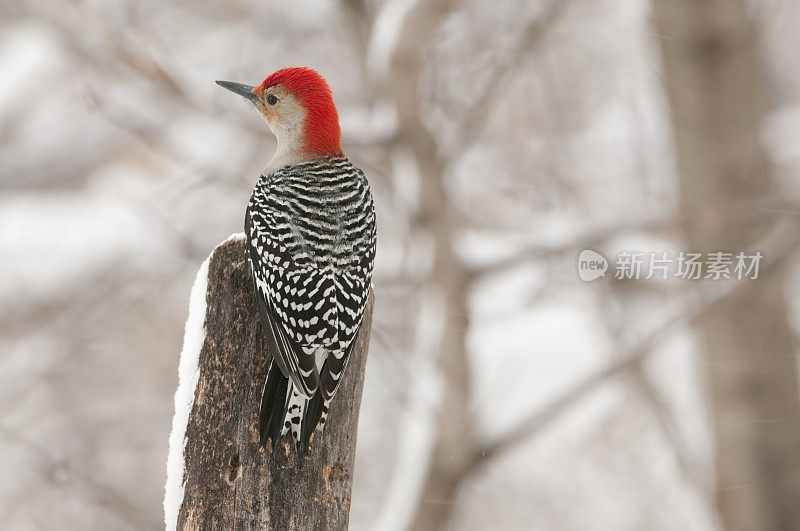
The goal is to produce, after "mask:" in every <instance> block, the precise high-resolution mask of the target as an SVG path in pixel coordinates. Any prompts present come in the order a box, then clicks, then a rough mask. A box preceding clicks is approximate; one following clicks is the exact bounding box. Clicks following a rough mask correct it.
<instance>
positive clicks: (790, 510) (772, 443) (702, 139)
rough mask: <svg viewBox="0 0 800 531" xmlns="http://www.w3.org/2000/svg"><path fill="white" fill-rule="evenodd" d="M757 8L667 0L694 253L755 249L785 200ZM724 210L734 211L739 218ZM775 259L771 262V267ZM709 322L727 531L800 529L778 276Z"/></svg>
mask: <svg viewBox="0 0 800 531" xmlns="http://www.w3.org/2000/svg"><path fill="white" fill-rule="evenodd" d="M757 12H758V10H755V9H753V6H752V5H750V3H749V2H746V1H745V0H712V1H706V2H698V1H696V0H662V1H658V2H656V3H655V4H654V19H655V22H656V25H657V27H658V30H659V32H658V33H659V36H660V38H659V42H660V43H661V46H662V49H663V54H664V65H665V69H666V78H667V85H668V96H669V101H670V106H671V110H672V118H673V122H674V127H675V146H676V150H677V157H678V167H679V170H680V180H679V183H680V201H681V208H682V209H683V210H684V211H685V212H686V213H687V214H691V215H690V216H687V219H693V220H698V221H693V222H691V223H688V224H687V227H686V237H687V240H688V242H689V245H690V246H691V248H692V249H694V250H698V251H704V252H713V251H734V252H736V251H755V250H757V249H752V248H750V247H749V246H751V245H753V244H754V242H755V241H757V240H758V239H759V238H761V237H762V236H763V234H764V233H765V232H766V231H767V230H769V229H770V226H771V225H772V224H773V223H774V220H770V219H765V221H764V222H762V223H753V222H752V221H748V219H747V216H748V215H749V214H750V213H751V211H752V210H753V208H754V207H753V206H752V205H753V203H754V202H755V201H756V200H757V199H758V198H760V197H764V196H767V195H771V194H775V193H776V190H775V188H776V180H775V179H773V178H772V176H771V169H770V167H769V163H768V159H767V156H766V154H765V152H764V150H763V148H762V147H761V141H760V136H759V131H760V128H761V124H762V121H763V118H764V115H765V105H764V93H765V89H764V78H765V68H764V67H763V66H762V61H761V58H760V53H759V39H758V22H757V21H756V20H755V19H754V16H755V14H756V13H757ZM725 212H733V213H734V215H733V216H732V217H731V216H729V215H726V214H725ZM766 258H767V259H769V258H770V257H766ZM750 282H752V283H751V284H749V285H748V286H746V287H745V288H744V289H742V290H739V291H738V292H737V293H736V294H735V295H734V296H732V297H730V298H729V299H728V300H726V301H725V302H724V303H723V304H721V305H720V306H719V307H718V308H716V309H715V310H714V311H712V312H710V313H709V314H708V315H707V316H706V317H705V318H704V319H703V320H702V322H701V323H700V329H699V332H700V339H701V342H702V343H701V344H702V348H703V349H704V350H705V353H706V356H707V364H706V365H705V367H706V368H707V371H708V375H709V379H710V384H711V400H712V406H713V412H712V419H713V426H714V431H715V435H716V446H717V459H716V474H717V479H716V482H717V489H716V491H715V495H716V501H717V507H718V510H719V513H720V516H721V518H722V521H723V523H724V525H725V528H726V529H732V530H736V529H741V530H750V529H764V530H768V529H769V530H771V529H787V530H788V529H800V503H798V501H799V500H800V395H799V394H798V375H797V354H796V353H797V345H796V342H795V338H794V336H793V332H792V329H791V326H790V324H789V321H788V318H787V307H786V303H785V300H784V296H783V290H784V280H783V274H782V271H781V270H780V269H779V268H778V269H776V270H775V271H771V272H770V274H768V275H764V276H763V278H761V279H759V280H757V281H750Z"/></svg>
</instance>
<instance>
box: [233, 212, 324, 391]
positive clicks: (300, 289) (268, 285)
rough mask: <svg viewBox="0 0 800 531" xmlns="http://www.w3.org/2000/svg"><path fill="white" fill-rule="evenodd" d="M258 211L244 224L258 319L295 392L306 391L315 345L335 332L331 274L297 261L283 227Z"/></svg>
mask: <svg viewBox="0 0 800 531" xmlns="http://www.w3.org/2000/svg"><path fill="white" fill-rule="evenodd" d="M285 223H286V220H282V223H276V222H275V220H270V219H268V218H267V215H264V214H263V213H262V212H257V213H252V212H250V211H248V215H247V219H246V222H245V228H246V232H247V235H248V246H247V247H248V254H249V258H250V263H251V269H252V274H253V281H254V284H255V289H256V297H257V298H258V300H259V308H260V313H261V318H262V321H263V322H264V324H265V326H267V327H268V328H269V331H270V332H271V333H272V335H273V337H274V340H275V341H274V342H275V345H274V346H275V349H276V360H277V361H278V365H279V366H280V367H281V368H282V369H283V372H284V374H285V376H287V377H288V378H290V379H291V380H292V382H293V383H294V384H295V387H296V388H297V389H298V391H300V392H302V393H303V394H304V395H306V396H307V397H310V396H312V395H313V394H314V393H315V392H316V390H317V388H318V386H319V373H318V370H317V367H316V363H315V361H316V360H315V351H316V346H317V345H319V344H320V343H321V342H322V340H323V339H325V338H328V337H331V336H333V335H334V334H335V333H336V330H335V326H331V325H332V324H334V323H335V319H336V315H335V314H336V299H335V293H334V283H333V278H332V275H330V274H326V273H325V272H324V271H322V270H320V269H318V268H317V267H316V266H315V265H314V264H313V263H297V261H295V259H293V257H292V255H291V254H290V252H289V250H288V248H287V246H286V245H285V244H284V243H285V242H284V236H285V235H284V234H283V233H281V231H280V230H275V227H280V226H283V225H284V224H285Z"/></svg>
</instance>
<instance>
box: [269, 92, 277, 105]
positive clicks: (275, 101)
mask: <svg viewBox="0 0 800 531" xmlns="http://www.w3.org/2000/svg"><path fill="white" fill-rule="evenodd" d="M267 103H269V104H270V105H275V104H276V103H278V98H276V97H275V95H274V94H270V95H269V96H267Z"/></svg>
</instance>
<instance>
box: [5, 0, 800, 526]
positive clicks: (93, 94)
mask: <svg viewBox="0 0 800 531" xmlns="http://www.w3.org/2000/svg"><path fill="white" fill-rule="evenodd" d="M421 3H422V4H426V1H425V0H421ZM433 4H436V6H433ZM557 4H559V7H557V8H554V7H553V6H554V5H557ZM431 5H432V7H430V8H420V6H419V5H418V3H417V2H416V1H415V0H389V1H387V2H382V1H372V0H365V1H364V2H361V1H358V0H344V1H342V2H333V1H324V2H318V1H313V0H301V1H297V2H291V3H290V2H280V3H278V2H276V3H265V2H255V1H250V0H236V1H226V2H209V1H200V2H188V1H178V2H159V1H155V0H140V1H136V2H134V1H121V2H112V1H107V0H90V1H81V0H75V1H72V0H70V1H66V0H65V1H58V0H25V1H22V0H11V1H10V2H9V1H6V2H3V3H2V4H0V79H1V80H2V82H1V83H0V162H1V163H0V405H2V413H0V470H2V471H3V472H2V474H0V514H2V515H3V517H2V519H1V521H2V523H0V527H3V528H7V529H22V530H24V529H158V528H161V527H162V525H163V524H162V522H163V515H162V498H163V495H164V481H165V474H166V472H165V462H166V456H167V447H168V437H169V432H170V427H171V419H172V414H173V401H172V396H173V393H174V392H175V388H176V386H177V374H178V355H179V353H180V351H181V343H182V337H183V329H184V322H185V319H186V316H187V308H188V299H189V292H190V288H191V285H192V281H193V279H194V277H195V274H196V273H197V271H198V268H199V267H200V264H201V262H202V261H203V260H204V258H205V257H206V256H207V254H208V252H209V251H210V250H211V249H213V247H214V246H215V245H216V244H217V243H219V242H220V241H222V240H224V239H226V238H227V237H228V236H229V235H230V234H231V233H234V232H240V231H241V230H242V228H243V216H244V207H245V205H246V203H247V200H248V198H249V195H250V192H251V189H252V186H253V184H254V183H255V180H256V179H257V177H258V173H259V171H260V169H261V168H262V167H263V165H264V163H265V162H266V161H267V160H268V159H269V158H270V156H271V154H272V151H273V150H274V147H275V143H274V140H273V138H272V137H271V135H270V134H269V132H268V130H267V129H266V127H265V126H264V124H263V122H262V120H261V119H260V118H259V117H258V116H257V115H256V113H255V112H253V110H252V109H251V108H249V106H248V105H247V104H246V103H244V102H242V101H240V99H237V98H236V97H235V96H232V95H231V94H230V93H228V92H226V91H224V90H222V89H221V88H219V87H218V86H216V85H215V84H214V83H213V81H214V80H216V79H225V80H233V81H239V82H245V83H249V84H256V83H259V82H260V81H261V80H262V79H263V78H264V77H266V75H267V74H269V73H271V72H272V71H273V70H276V69H277V68H280V67H283V66H291V65H307V66H312V67H314V68H316V69H318V70H319V71H320V72H321V73H322V74H323V75H324V76H326V78H327V79H328V81H329V83H330V84H331V86H332V87H333V90H334V95H335V99H336V101H337V105H338V107H339V112H340V115H341V121H342V129H343V134H344V139H343V140H344V141H343V147H344V150H345V151H346V152H347V154H348V155H349V156H350V158H351V159H352V160H353V161H355V162H356V163H357V164H358V165H359V166H361V167H362V168H363V169H364V170H365V172H366V174H367V176H368V177H369V179H370V182H371V185H372V189H373V192H374V194H375V198H376V203H377V210H378V223H379V249H378V260H377V265H376V269H377V270H376V274H375V293H376V304H377V306H376V310H375V321H374V325H373V334H372V343H371V352H370V357H369V361H368V366H367V379H366V384H365V389H364V399H363V407H362V411H361V418H360V426H359V439H358V445H359V446H358V453H357V463H356V477H355V486H354V492H353V496H352V500H353V501H352V514H351V529H353V530H356V531H358V530H373V529H382V530H394V529H397V530H399V529H404V528H408V527H415V526H416V527H419V528H422V527H421V526H422V525H423V522H431V521H438V525H442V526H443V527H446V528H449V529H458V530H472V529H474V530H479V529H487V528H491V529H495V530H517V529H519V530H525V529H565V530H573V529H574V530H593V529H600V528H601V529H625V530H627V529H630V530H636V529H651V530H652V529H681V530H709V529H717V528H719V527H720V526H721V523H720V519H719V515H718V512H717V509H716V507H715V504H714V497H715V489H717V487H716V486H715V480H714V477H715V470H714V463H715V459H714V455H715V443H714V436H713V430H712V429H711V422H710V417H711V415H712V413H711V411H710V406H709V400H708V388H707V384H706V379H707V373H708V371H709V370H710V369H709V367H708V364H707V363H706V362H705V361H704V357H703V354H702V352H701V350H702V349H701V348H699V346H698V341H697V337H696V334H695V333H693V330H692V328H690V327H688V326H684V324H685V323H678V324H677V326H674V327H672V328H670V330H669V333H667V334H663V335H662V336H660V337H659V339H658V341H651V340H650V339H649V338H650V335H651V334H652V333H654V332H656V333H657V332H658V331H659V330H661V329H662V328H663V327H664V326H665V323H668V322H670V319H672V317H673V316H675V315H682V313H684V312H686V311H687V307H688V306H689V305H690V304H691V303H692V301H693V300H694V299H693V298H692V295H693V292H694V291H696V290H698V289H700V287H699V285H700V284H703V283H691V282H686V281H676V280H673V281H666V282H658V281H652V280H651V281H645V280H640V281H629V282H622V281H614V280H613V279H612V278H610V276H613V275H609V276H608V277H607V278H605V279H602V280H598V281H596V282H593V283H584V282H581V281H580V280H579V279H578V276H577V273H576V260H577V256H578V253H579V252H580V250H581V249H583V248H585V247H591V248H594V249H596V250H598V251H600V252H603V253H605V254H606V256H614V255H615V254H616V253H617V252H619V251H620V250H623V249H640V250H642V251H669V252H671V253H672V252H677V251H678V250H682V249H686V248H687V246H686V244H685V242H684V240H683V237H682V233H681V231H680V230H679V227H676V226H675V224H673V223H671V222H670V220H671V219H672V216H674V215H675V212H676V211H677V209H678V208H679V198H678V195H679V194H678V191H677V189H678V184H677V177H676V172H677V169H676V168H677V165H676V162H675V154H674V146H673V140H672V138H673V135H672V130H671V125H670V113H669V104H668V101H667V96H666V94H665V88H664V87H665V82H664V78H665V73H664V69H663V65H662V56H661V48H660V43H659V38H660V35H659V32H658V31H657V30H656V29H654V27H653V24H652V21H651V17H652V6H651V5H650V3H649V2H646V1H644V0H600V1H588V0H573V1H561V2H553V3H548V2H540V1H539V0H536V1H531V2H518V1H514V0H500V1H492V2H482V1H479V0H464V1H460V2H442V1H437V2H431ZM426 9H429V11H426ZM750 15H751V16H752V17H753V19H754V20H756V21H757V24H758V25H759V27H760V28H761V37H762V38H761V42H760V46H762V51H763V57H764V64H765V72H764V76H765V77H767V78H769V83H770V91H769V94H768V97H769V108H768V111H767V112H766V114H765V118H764V121H763V123H762V128H761V138H762V139H763V145H764V149H765V151H766V152H767V154H768V156H769V158H770V161H771V164H772V167H773V170H774V175H775V178H776V179H777V180H778V181H779V182H780V183H781V186H782V190H783V192H782V193H783V195H784V196H785V197H792V196H793V194H794V195H800V190H798V186H797V184H796V183H797V180H796V178H797V177H798V167H800V166H798V162H799V161H800V149H799V148H798V142H797V139H798V138H800V97H798V94H800V92H799V91H798V89H800V62H798V61H797V55H796V54H797V49H798V44H800V43H799V42H798V39H797V37H796V28H797V25H798V24H800V8H798V5H797V4H796V3H794V2H790V1H789V0H763V1H759V2H751V4H750ZM415 17H416V18H415ZM426 25H431V26H432V27H431V28H427V27H426ZM398 50H399V52H400V53H399V52H398ZM403 53H406V54H409V53H410V54H412V57H416V61H414V60H412V61H408V60H406V59H407V57H405V59H404V57H403ZM414 54H415V55H414ZM398 57H399V58H398ZM426 135H429V136H426ZM445 243H446V244H447V245H444V244H445ZM443 249H451V250H452V253H450V252H449V250H445V251H443ZM733 250H735V251H738V250H739V249H733ZM791 260H794V259H793V258H791ZM788 269H789V271H795V272H796V267H795V265H794V262H793V261H792V262H791V263H790V264H789V266H788ZM789 278H791V275H790V276H789ZM798 288H800V286H798V285H797V283H796V282H794V283H787V285H786V291H785V294H786V298H787V300H788V303H787V306H788V310H787V311H788V312H789V318H790V319H791V320H792V322H793V323H794V324H797V323H798V322H800V313H798V312H797V301H799V300H800V293H798ZM442 342H445V343H446V344H447V347H446V348H442V347H441V344H442ZM640 347H641V348H643V349H644V350H645V351H646V363H642V364H637V363H634V364H633V366H632V367H629V368H628V369H622V370H620V371H618V372H614V373H613V374H610V375H607V376H605V377H596V375H598V374H601V376H602V371H603V370H604V369H605V368H607V367H610V366H612V365H613V364H614V363H615V362H618V361H619V360H620V359H625V356H627V355H629V354H630V353H633V352H635V351H636V349H637V348H640ZM442 365H443V366H444V367H446V368H447V370H441V369H442ZM593 378H594V379H593ZM587 382H588V383H587ZM576 386H577V387H576ZM575 389H578V391H577V393H578V396H577V397H573V398H568V400H567V403H565V404H564V403H560V402H559V401H560V400H562V399H563V397H564V396H565V395H566V394H569V393H571V392H573V391H575ZM440 407H441V408H444V409H443V410H442V411H443V414H442V416H439V415H438V413H437V408H440ZM451 408H455V411H457V412H456V413H452V411H454V410H453V409H451ZM548 413H551V415H550V416H548V415H547V414H548ZM537 414H544V416H541V417H539V416H535V415H537ZM531 415H534V417H531ZM526 420H531V421H532V422H534V423H536V424H537V425H536V426H534V427H533V428H532V429H530V430H524V431H525V433H523V434H521V435H520V436H519V437H513V438H512V439H508V440H507V439H506V436H507V435H508V434H510V433H515V430H517V428H518V427H519V426H521V425H523V424H524V422H525V421H526ZM448 422H460V423H461V424H457V429H458V430H461V431H460V433H463V437H462V441H461V443H463V444H464V445H465V448H460V447H459V448H456V447H454V448H453V450H452V456H451V457H452V459H453V462H460V461H459V460H460V459H461V457H463V456H464V455H471V454H470V452H473V451H477V454H478V455H481V454H482V452H483V451H484V449H485V448H490V447H492V443H493V442H497V441H506V442H507V443H508V444H505V443H504V446H503V447H502V451H498V452H494V453H491V455H488V456H487V457H486V458H485V459H479V460H478V461H477V462H476V464H474V465H468V466H465V467H463V468H461V469H459V471H458V473H456V474H454V477H453V478H450V479H452V481H451V483H453V485H452V488H453V489H454V491H453V494H454V495H453V497H449V496H448V497H446V498H445V499H434V498H431V497H430V496H428V495H426V494H424V492H430V491H425V490H424V489H425V486H426V485H427V484H428V483H429V480H430V479H431V477H430V476H431V474H439V473H440V471H441V470H445V471H446V470H447V462H448V459H450V458H449V457H448V456H447V453H446V452H445V453H444V454H442V453H441V452H435V451H434V448H435V447H436V444H437V440H439V438H440V437H441V431H442V426H443V425H444V424H446V423H448ZM465 430H466V431H465ZM437 467H440V468H437ZM438 506H446V507H447V508H448V509H447V510H445V511H444V514H442V512H441V511H440V510H438V509H437V510H436V511H434V514H433V515H431V514H427V513H426V512H425V510H426V509H430V508H431V507H434V508H435V507H438ZM437 518H438V520H437ZM443 522H449V523H447V526H444V525H443V524H442V523H443ZM599 522H601V523H602V525H600V527H598V525H599V524H598V523H599Z"/></svg>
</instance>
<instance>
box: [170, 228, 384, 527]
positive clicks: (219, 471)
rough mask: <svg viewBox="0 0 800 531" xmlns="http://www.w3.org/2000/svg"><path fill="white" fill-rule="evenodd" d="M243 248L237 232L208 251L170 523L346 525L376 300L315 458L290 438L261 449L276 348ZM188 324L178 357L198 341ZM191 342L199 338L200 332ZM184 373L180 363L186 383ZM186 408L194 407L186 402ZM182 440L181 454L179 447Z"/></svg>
mask: <svg viewBox="0 0 800 531" xmlns="http://www.w3.org/2000/svg"><path fill="white" fill-rule="evenodd" d="M245 252H246V250H245V240H244V235H237V236H234V237H232V238H230V239H229V240H227V241H226V242H224V243H222V244H220V245H219V246H218V247H217V248H216V249H215V250H214V251H213V253H212V254H211V256H210V257H209V262H208V283H207V289H206V293H205V302H206V309H205V322H204V325H203V329H204V331H205V337H204V339H203V341H202V347H201V348H200V352H199V357H198V355H197V353H195V354H194V356H195V357H197V369H196V372H194V378H196V379H197V384H196V386H195V388H194V391H193V393H194V394H193V398H194V400H193V403H192V404H191V410H190V413H189V418H188V423H187V424H186V431H185V437H184V438H181V437H180V428H181V424H182V422H180V420H181V419H180V418H179V417H178V410H179V409H180V406H179V402H180V400H179V396H178V395H179V394H180V393H181V387H179V390H178V393H177V394H176V421H175V422H174V423H173V432H174V433H173V436H172V437H171V440H170V461H171V462H173V461H174V462H177V463H178V466H177V467H176V466H174V464H170V465H169V467H168V479H167V497H166V498H165V510H166V514H167V527H168V528H169V527H171V525H172V524H173V523H174V524H176V526H177V528H178V529H279V530H295V529H297V530H301V529H302V530H306V529H309V530H312V529H313V530H316V529H346V528H347V525H348V519H349V516H350V493H351V490H352V481H353V463H354V459H355V448H356V431H357V428H358V412H359V408H360V406H361V391H362V388H363V383H364V368H365V365H366V359H367V351H368V346H369V335H370V326H371V321H372V306H373V299H372V297H371V298H370V301H369V303H368V307H367V311H366V314H365V316H364V322H363V324H362V326H361V330H360V332H359V334H358V337H357V338H356V344H355V346H354V347H353V352H352V354H351V359H350V362H349V364H348V366H347V370H346V372H345V374H344V376H343V378H344V380H343V382H342V383H341V385H340V387H339V390H338V392H337V394H336V397H335V398H334V400H333V403H332V404H331V411H330V415H329V417H328V422H327V423H326V426H325V431H324V432H323V433H322V435H320V434H319V433H317V434H315V437H314V439H313V440H312V443H311V447H310V451H309V455H308V456H306V457H305V458H303V459H302V460H298V454H297V451H296V449H295V447H294V444H293V441H291V436H290V435H287V436H285V437H284V438H283V440H282V441H281V444H280V446H279V447H278V449H277V450H275V451H273V450H272V448H271V447H270V448H267V449H259V446H258V425H257V423H258V411H259V403H260V400H261V392H262V386H263V385H264V379H265V378H266V374H267V368H268V366H269V362H270V360H271V357H272V356H273V353H272V352H271V350H270V349H269V348H268V346H267V340H266V335H265V333H264V331H263V329H262V324H261V322H260V316H259V314H258V309H257V307H256V298H255V294H254V291H253V285H252V280H251V278H250V274H249V271H248V268H247V263H246V262H245ZM202 272H203V271H202V269H201V272H200V273H199V274H198V282H201V281H202V279H201V278H200V276H201V274H202ZM199 289H202V286H200V288H199ZM193 298H194V294H193ZM201 302H202V301H201ZM193 306H194V304H193ZM200 306H201V311H202V305H200ZM191 321H192V316H191V310H190V318H189V321H187V333H186V338H185V339H184V343H185V345H184V352H183V354H182V358H183V356H187V355H191V353H189V354H187V352H186V351H187V349H188V348H189V346H188V345H189V343H190V342H191V341H192V336H191V331H190V330H189V326H190V322H191ZM196 322H197V323H199V320H197V321H196ZM198 327H199V324H198ZM193 341H195V342H196V343H197V344H198V345H199V339H196V338H195V339H194V340H193ZM192 369H193V367H192ZM183 379H184V362H183V361H182V362H181V386H184V382H183ZM184 389H186V388H184ZM188 389H189V393H191V388H188ZM184 392H185V391H184ZM187 396H190V395H188V394H187ZM185 406H186V408H187V409H188V407H189V404H188V403H187V404H185ZM184 415H185V413H184ZM181 439H183V441H184V444H185V446H184V449H183V455H182V456H180V454H179V453H177V452H180V448H175V446H180V444H179V443H180V441H181ZM176 441H177V443H178V444H176ZM180 463H183V473H182V478H179V476H180V475H181V474H180ZM181 484H182V485H183V487H182V492H181V490H180V489H181ZM176 489H177V490H176ZM171 495H172V497H171V498H170V496H171ZM181 495H182V497H181ZM170 499H171V501H168V500H170ZM178 504H180V505H178ZM170 513H172V517H171V516H170ZM175 513H177V521H175ZM171 519H172V520H173V522H172V523H171V522H170V520H171Z"/></svg>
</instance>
